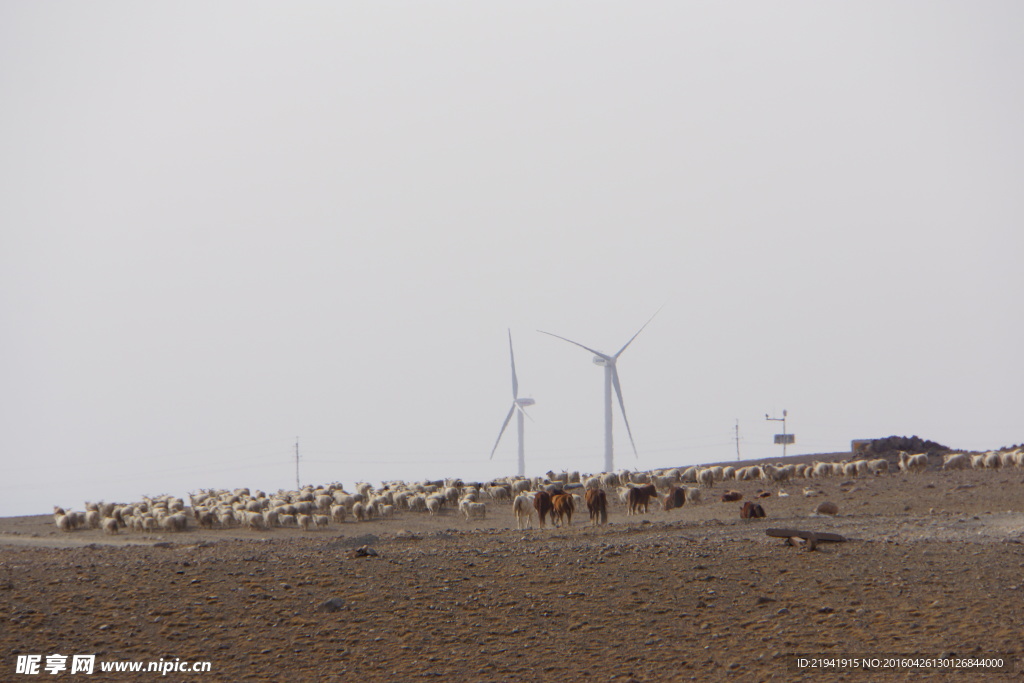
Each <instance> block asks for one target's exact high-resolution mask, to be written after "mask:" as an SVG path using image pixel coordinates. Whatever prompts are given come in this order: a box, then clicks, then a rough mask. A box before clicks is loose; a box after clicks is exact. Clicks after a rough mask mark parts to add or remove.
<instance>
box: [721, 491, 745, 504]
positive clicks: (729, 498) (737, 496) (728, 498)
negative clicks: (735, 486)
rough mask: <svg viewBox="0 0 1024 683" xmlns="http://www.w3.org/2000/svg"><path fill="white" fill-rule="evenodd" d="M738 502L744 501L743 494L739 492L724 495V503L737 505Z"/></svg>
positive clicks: (727, 492)
mask: <svg viewBox="0 0 1024 683" xmlns="http://www.w3.org/2000/svg"><path fill="white" fill-rule="evenodd" d="M738 500H743V494H742V493H740V492H739V491H726V492H725V493H723V494H722V502H723V503H735V502H736V501H738Z"/></svg>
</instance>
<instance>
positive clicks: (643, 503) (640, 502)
mask: <svg viewBox="0 0 1024 683" xmlns="http://www.w3.org/2000/svg"><path fill="white" fill-rule="evenodd" d="M657 495H658V491H657V489H655V488H654V484H647V485H646V486H634V487H633V488H631V489H629V493H628V494H627V495H626V506H627V508H628V513H629V514H631V515H636V514H639V512H638V511H639V510H640V508H643V509H644V514H647V504H648V503H649V502H650V500H651V497H652V496H655V497H656V496H657Z"/></svg>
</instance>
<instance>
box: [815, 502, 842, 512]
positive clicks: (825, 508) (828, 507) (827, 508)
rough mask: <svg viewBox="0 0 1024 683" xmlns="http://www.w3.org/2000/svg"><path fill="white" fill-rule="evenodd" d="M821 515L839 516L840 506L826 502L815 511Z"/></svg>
mask: <svg viewBox="0 0 1024 683" xmlns="http://www.w3.org/2000/svg"><path fill="white" fill-rule="evenodd" d="M814 511H815V512H816V513H818V514H819V515H837V514H839V506H838V505H836V504H835V503H833V502H831V501H827V500H826V501H825V502H824V503H821V504H820V505H819V506H818V507H816V508H815V509H814Z"/></svg>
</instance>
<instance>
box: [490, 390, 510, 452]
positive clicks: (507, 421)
mask: <svg viewBox="0 0 1024 683" xmlns="http://www.w3.org/2000/svg"><path fill="white" fill-rule="evenodd" d="M514 412H516V404H515V403H513V404H512V407H511V408H509V410H508V415H506V416H505V423H504V424H503V425H501V431H500V432H498V440H497V441H495V442H494V448H492V449H491V457H490V458H488V460H493V459H494V451H496V450H498V444H499V443H501V435H502V434H504V433H505V427H508V423H509V422H510V421H511V420H512V413H514Z"/></svg>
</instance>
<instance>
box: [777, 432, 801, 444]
mask: <svg viewBox="0 0 1024 683" xmlns="http://www.w3.org/2000/svg"><path fill="white" fill-rule="evenodd" d="M775 443H781V444H787V443H796V434H776V435H775Z"/></svg>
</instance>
